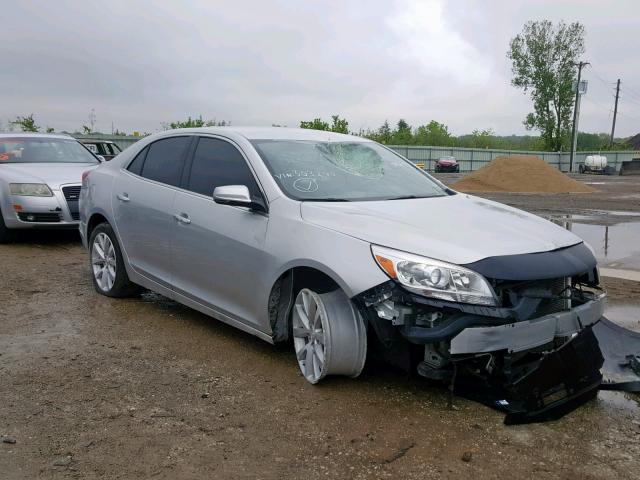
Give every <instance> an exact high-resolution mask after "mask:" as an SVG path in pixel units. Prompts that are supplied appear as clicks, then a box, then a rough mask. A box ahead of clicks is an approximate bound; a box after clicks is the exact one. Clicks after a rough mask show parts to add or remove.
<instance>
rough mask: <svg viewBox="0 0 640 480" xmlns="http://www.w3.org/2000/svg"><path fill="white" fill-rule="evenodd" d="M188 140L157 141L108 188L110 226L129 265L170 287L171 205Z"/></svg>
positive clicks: (138, 156)
mask: <svg viewBox="0 0 640 480" xmlns="http://www.w3.org/2000/svg"><path fill="white" fill-rule="evenodd" d="M192 138H193V137H189V136H178V137H169V138H164V139H161V140H158V141H156V142H154V143H152V144H150V145H149V146H147V147H146V148H145V149H144V150H142V151H141V152H140V153H139V154H138V155H137V156H136V157H135V158H134V160H133V161H132V162H131V163H130V164H129V165H128V167H127V169H126V170H122V171H121V172H120V174H119V175H118V176H117V178H116V180H115V183H114V186H113V199H112V202H113V211H114V214H115V223H116V227H117V230H118V234H119V235H120V239H121V241H122V247H123V248H124V250H125V252H126V254H127V256H128V257H129V262H130V264H131V265H132V267H133V268H134V269H135V270H136V271H137V272H138V273H140V274H142V275H144V276H145V277H147V278H149V279H151V280H153V281H155V282H157V283H160V284H161V285H164V286H166V287H170V285H171V261H170V256H171V233H172V231H173V229H175V227H176V220H175V218H174V217H173V214H172V211H173V201H174V197H175V194H176V188H177V187H178V186H179V185H180V183H181V182H182V174H183V170H184V164H185V160H186V154H187V151H188V148H189V145H190V142H191V140H192Z"/></svg>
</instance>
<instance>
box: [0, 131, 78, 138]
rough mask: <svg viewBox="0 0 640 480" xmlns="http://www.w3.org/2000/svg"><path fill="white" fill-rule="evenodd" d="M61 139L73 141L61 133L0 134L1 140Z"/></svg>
mask: <svg viewBox="0 0 640 480" xmlns="http://www.w3.org/2000/svg"><path fill="white" fill-rule="evenodd" d="M9 137H10V138H60V139H65V140H69V139H73V137H72V136H70V135H65V134H61V133H38V132H5V133H0V138H9Z"/></svg>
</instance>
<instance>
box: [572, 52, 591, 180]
mask: <svg viewBox="0 0 640 480" xmlns="http://www.w3.org/2000/svg"><path fill="white" fill-rule="evenodd" d="M574 65H576V66H577V67H578V81H577V82H576V100H575V103H574V105H573V128H572V129H571V156H570V157H569V172H571V171H572V170H573V160H574V158H575V156H576V147H577V144H578V119H579V116H578V109H579V102H580V77H581V76H582V67H584V66H585V65H591V64H590V63H589V62H579V63H574Z"/></svg>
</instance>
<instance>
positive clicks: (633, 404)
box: [598, 390, 640, 413]
mask: <svg viewBox="0 0 640 480" xmlns="http://www.w3.org/2000/svg"><path fill="white" fill-rule="evenodd" d="M637 398H638V396H637V395H632V394H629V393H624V392H610V391H606V390H601V391H599V392H598V402H599V403H600V402H602V404H603V407H605V408H613V409H616V410H626V411H628V412H633V413H638V412H640V404H639V403H638V400H637Z"/></svg>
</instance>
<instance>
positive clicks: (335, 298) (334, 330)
mask: <svg viewBox="0 0 640 480" xmlns="http://www.w3.org/2000/svg"><path fill="white" fill-rule="evenodd" d="M292 316H293V318H292V324H293V344H294V348H295V352H296V358H297V360H298V365H299V367H300V370H301V371H302V375H303V376H304V377H305V379H306V380H307V381H308V382H309V383H312V384H315V383H318V382H319V381H320V380H322V379H323V378H324V377H326V376H327V375H345V376H348V377H357V376H358V375H360V372H362V369H363V368H364V363H365V360H366V357H367V332H366V329H365V326H364V322H363V320H362V317H361V316H360V313H359V312H358V310H357V309H356V307H355V306H354V305H353V303H352V302H351V300H349V298H348V297H347V296H346V295H345V294H344V292H343V291H342V290H340V289H338V290H334V291H332V292H328V293H316V292H314V291H313V290H309V289H308V288H303V289H302V290H301V291H300V293H298V295H297V297H296V301H295V305H294V307H293V313H292Z"/></svg>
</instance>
